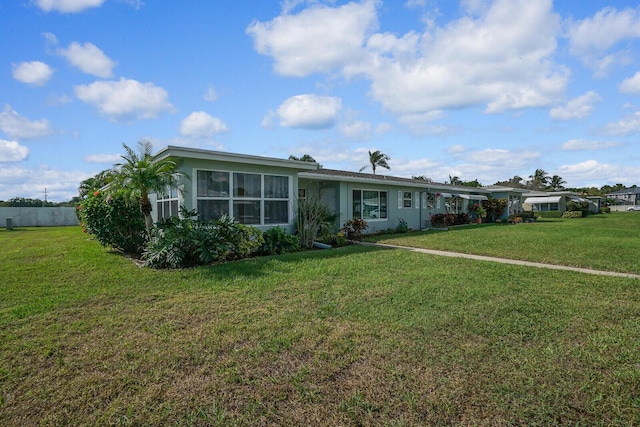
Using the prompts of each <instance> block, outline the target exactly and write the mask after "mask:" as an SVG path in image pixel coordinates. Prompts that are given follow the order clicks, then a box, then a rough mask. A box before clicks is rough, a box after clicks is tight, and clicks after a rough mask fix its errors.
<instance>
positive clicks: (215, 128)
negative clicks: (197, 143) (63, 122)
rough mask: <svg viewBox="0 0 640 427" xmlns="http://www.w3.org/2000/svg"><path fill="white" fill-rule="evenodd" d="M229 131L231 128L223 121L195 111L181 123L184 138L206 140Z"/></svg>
mask: <svg viewBox="0 0 640 427" xmlns="http://www.w3.org/2000/svg"><path fill="white" fill-rule="evenodd" d="M228 131H229V127H228V126H227V125H226V124H225V123H224V122H223V121H222V120H220V119H218V118H217V117H212V116H210V115H209V114H208V113H205V112H204V111H195V112H193V113H191V114H189V115H188V116H187V117H185V118H184V120H182V123H180V133H181V134H182V135H183V136H191V137H200V138H206V137H211V136H214V135H216V134H219V133H225V132H228Z"/></svg>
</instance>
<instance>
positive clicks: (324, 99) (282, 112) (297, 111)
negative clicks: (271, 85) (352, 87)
mask: <svg viewBox="0 0 640 427" xmlns="http://www.w3.org/2000/svg"><path fill="white" fill-rule="evenodd" d="M341 108H342V101H341V100H340V98H336V97H332V96H320V95H314V94H305V95H296V96H292V97H291V98H289V99H287V100H286V101H284V102H283V103H282V104H280V106H279V107H278V110H277V115H278V117H279V118H280V125H281V126H284V127H292V128H303V129H326V128H330V127H332V126H333V125H334V124H335V122H336V120H337V117H338V112H339V111H340V109H341Z"/></svg>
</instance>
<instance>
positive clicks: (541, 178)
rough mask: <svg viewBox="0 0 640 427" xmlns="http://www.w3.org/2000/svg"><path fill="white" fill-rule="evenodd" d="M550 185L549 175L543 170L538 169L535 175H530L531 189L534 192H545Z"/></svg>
mask: <svg viewBox="0 0 640 427" xmlns="http://www.w3.org/2000/svg"><path fill="white" fill-rule="evenodd" d="M547 184H549V174H548V173H547V172H546V171H545V170H543V169H536V171H535V172H534V173H533V175H529V187H530V188H531V189H532V190H544V189H545V188H546V186H547Z"/></svg>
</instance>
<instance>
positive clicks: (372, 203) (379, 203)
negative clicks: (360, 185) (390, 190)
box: [352, 190, 387, 219]
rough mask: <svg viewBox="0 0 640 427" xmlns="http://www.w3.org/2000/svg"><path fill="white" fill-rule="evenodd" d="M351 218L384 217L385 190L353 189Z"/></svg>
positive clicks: (385, 215) (385, 209)
mask: <svg viewBox="0 0 640 427" xmlns="http://www.w3.org/2000/svg"><path fill="white" fill-rule="evenodd" d="M352 194H353V218H356V219H386V218H387V192H386V191H376V190H353V193H352Z"/></svg>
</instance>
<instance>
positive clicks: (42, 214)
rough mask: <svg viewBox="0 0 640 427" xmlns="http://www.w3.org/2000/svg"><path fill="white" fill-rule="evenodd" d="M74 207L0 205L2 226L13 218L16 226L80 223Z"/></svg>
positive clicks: (0, 222)
mask: <svg viewBox="0 0 640 427" xmlns="http://www.w3.org/2000/svg"><path fill="white" fill-rule="evenodd" d="M75 209H76V208H73V207H51V208H9V207H0V227H5V226H6V224H7V218H11V219H12V222H13V226H14V227H51V226H61V225H78V218H76V213H75Z"/></svg>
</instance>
